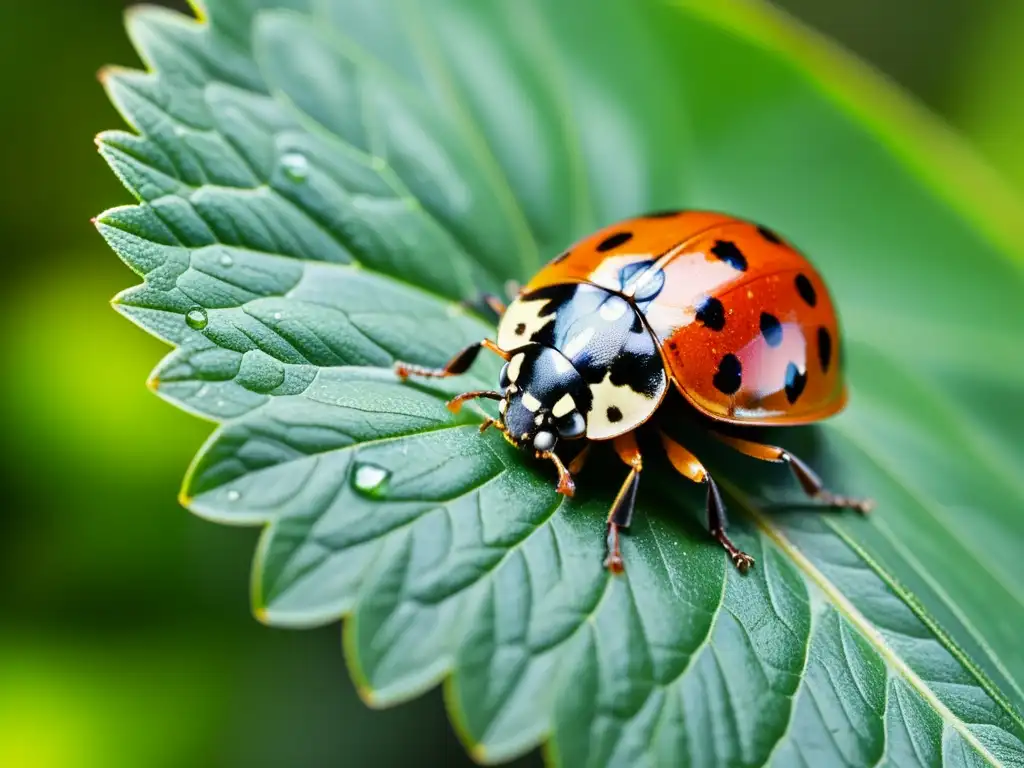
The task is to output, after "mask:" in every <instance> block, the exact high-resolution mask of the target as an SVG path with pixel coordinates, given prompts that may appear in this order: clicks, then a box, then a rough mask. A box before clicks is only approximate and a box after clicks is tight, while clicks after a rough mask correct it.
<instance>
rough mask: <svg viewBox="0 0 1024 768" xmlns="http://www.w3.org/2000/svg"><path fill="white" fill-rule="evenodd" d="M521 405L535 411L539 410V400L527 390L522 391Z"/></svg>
mask: <svg viewBox="0 0 1024 768" xmlns="http://www.w3.org/2000/svg"><path fill="white" fill-rule="evenodd" d="M523 407H524V408H526V410H528V411H533V412H534V413H536V412H537V411H539V410H540V400H538V399H537V398H536V397H534V396H533V395H531V394H530V393H529V392H523Z"/></svg>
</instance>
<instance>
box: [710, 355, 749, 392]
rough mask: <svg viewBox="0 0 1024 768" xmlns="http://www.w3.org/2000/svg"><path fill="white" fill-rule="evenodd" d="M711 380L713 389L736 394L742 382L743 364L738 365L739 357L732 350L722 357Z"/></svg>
mask: <svg viewBox="0 0 1024 768" xmlns="http://www.w3.org/2000/svg"><path fill="white" fill-rule="evenodd" d="M711 382H712V383H713V384H714V385H715V389H717V390H718V391H719V392H721V393H723V394H726V395H733V394H736V392H737V391H738V390H739V388H740V384H741V383H742V382H743V366H742V365H740V359H739V358H738V357H736V355H734V354H733V353H732V352H730V353H729V354H727V355H726V356H725V357H723V358H722V360H721V362H719V363H718V371H717V372H716V373H715V377H714V378H713V379H712V380H711Z"/></svg>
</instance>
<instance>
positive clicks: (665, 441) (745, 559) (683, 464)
mask: <svg viewBox="0 0 1024 768" xmlns="http://www.w3.org/2000/svg"><path fill="white" fill-rule="evenodd" d="M661 444H662V445H663V446H664V448H665V453H666V454H667V455H668V460H669V462H671V464H672V466H673V467H675V470H676V471H677V472H678V473H679V474H681V475H682V476H683V477H686V478H689V479H690V480H693V482H695V483H706V484H707V486H708V501H707V508H708V531H709V532H710V533H711V535H712V536H714V537H715V539H717V540H718V543H719V544H721V545H722V546H723V547H725V551H726V552H728V553H729V557H731V558H732V562H733V564H734V565H735V566H736V567H737V568H739V569H740V572H741V573H746V572H747V569H749V568H750V566H752V565H753V564H754V558H752V557H751V556H750V555H748V554H747V553H746V552H743V551H742V550H741V549H739V548H738V547H737V546H736V545H735V544H733V543H732V539H730V538H729V537H728V535H726V533H725V529H726V526H728V524H729V523H728V520H727V519H726V516H725V503H724V502H723V501H722V494H721V492H720V491H719V490H718V484H717V483H716V482H715V481H714V480H713V479H712V478H711V475H709V474H708V471H707V470H706V469H704V465H703V464H701V463H700V461H698V459H697V457H696V456H694V455H693V454H692V453H690V452H689V451H688V450H687V449H686V448H684V447H683V446H682V445H680V444H679V443H677V442H676V441H675V440H673V439H672V438H671V437H669V436H668V435H666V434H665V433H664V432H662V433H661Z"/></svg>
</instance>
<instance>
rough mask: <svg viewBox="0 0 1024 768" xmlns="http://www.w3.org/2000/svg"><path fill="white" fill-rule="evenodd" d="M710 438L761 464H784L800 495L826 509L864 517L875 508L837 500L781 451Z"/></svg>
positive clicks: (813, 475) (866, 503) (869, 503)
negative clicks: (819, 503) (804, 495)
mask: <svg viewBox="0 0 1024 768" xmlns="http://www.w3.org/2000/svg"><path fill="white" fill-rule="evenodd" d="M712 434H713V435H714V436H715V437H716V438H717V439H718V440H721V441H722V442H723V443H725V444H726V445H728V446H730V447H731V448H733V449H735V450H737V451H739V452H740V453H742V454H745V455H747V456H750V457H752V458H755V459H760V460H761V461H772V462H783V461H784V462H786V464H788V465H789V468H790V469H791V470H792V471H793V474H794V475H795V476H796V479H797V480H798V481H799V482H800V487H801V488H803V489H804V492H805V493H806V494H807V495H808V496H810V497H811V498H812V499H815V500H816V501H820V502H821V503H822V504H825V505H826V506H829V507H839V508H841V509H855V510H857V511H858V512H860V513H862V514H867V513H868V512H870V511H871V509H872V508H873V507H874V506H875V503H874V502H873V501H871V500H870V499H852V498H850V497H848V496H839V495H837V494H834V493H832V492H831V491H829V490H827V489H826V488H825V485H824V483H822V482H821V478H820V477H818V475H817V474H816V473H815V472H814V470H812V469H811V468H810V467H809V466H807V465H806V464H805V463H804V462H803V461H801V460H800V459H798V458H797V457H796V456H794V455H793V454H791V453H790V452H789V451H787V450H785V449H783V448H779V447H777V446H774V445H764V444H763V443H755V442H753V441H752V440H742V439H740V438H738V437H729V436H728V435H723V434H720V433H718V432H712Z"/></svg>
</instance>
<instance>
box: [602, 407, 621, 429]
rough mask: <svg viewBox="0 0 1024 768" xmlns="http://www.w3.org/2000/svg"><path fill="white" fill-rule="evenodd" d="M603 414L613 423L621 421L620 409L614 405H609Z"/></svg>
mask: <svg viewBox="0 0 1024 768" xmlns="http://www.w3.org/2000/svg"><path fill="white" fill-rule="evenodd" d="M605 415H606V416H607V417H608V421H610V422H612V424H614V423H615V422H617V421H622V411H620V410H619V409H618V408H616V407H615V406H614V405H609V406H608V410H607V411H605Z"/></svg>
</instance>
